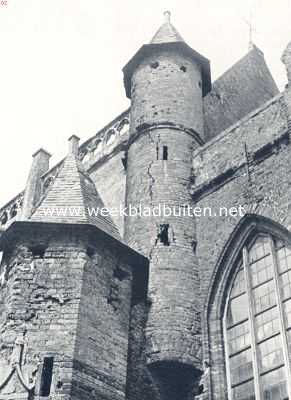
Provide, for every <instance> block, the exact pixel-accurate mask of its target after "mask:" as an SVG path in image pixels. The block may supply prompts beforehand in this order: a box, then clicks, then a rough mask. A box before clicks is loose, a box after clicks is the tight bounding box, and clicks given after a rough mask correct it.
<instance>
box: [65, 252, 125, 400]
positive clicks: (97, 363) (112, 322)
mask: <svg viewBox="0 0 291 400" xmlns="http://www.w3.org/2000/svg"><path fill="white" fill-rule="evenodd" d="M91 251H92V252H93V254H92V255H91V256H90V258H89V259H88V260H87V263H86V265H85V268H84V275H83V286H82V293H81V302H80V308H79V318H78V329H77V338H76V343H75V354H74V367H75V369H74V373H73V387H72V399H76V400H80V399H82V400H86V399H88V400H91V399H92V397H94V398H98V399H100V400H121V399H124V398H125V384H126V372H127V351H128V335H129V316H130V307H131V283H132V274H131V269H130V267H129V266H128V265H126V264H124V263H123V262H122V261H120V260H119V258H118V257H117V256H116V255H113V254H112V252H111V251H109V250H107V249H105V248H102V247H101V246H98V248H92V249H91Z"/></svg>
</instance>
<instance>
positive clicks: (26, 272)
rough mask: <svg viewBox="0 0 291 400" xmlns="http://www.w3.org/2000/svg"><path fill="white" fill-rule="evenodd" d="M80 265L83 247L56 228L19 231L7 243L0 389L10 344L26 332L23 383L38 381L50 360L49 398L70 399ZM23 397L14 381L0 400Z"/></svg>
mask: <svg viewBox="0 0 291 400" xmlns="http://www.w3.org/2000/svg"><path fill="white" fill-rule="evenodd" d="M43 250H45V252H44V254H40V253H39V251H41V252H42V251H43ZM84 259H85V251H84V247H83V246H82V243H80V242H78V240H77V239H76V238H75V237H74V235H72V234H71V235H68V233H67V232H66V231H65V230H62V229H60V228H58V229H55V230H52V231H50V232H48V231H47V232H44V231H41V230H37V229H34V230H33V229H31V230H29V231H26V232H24V231H23V230H20V231H18V232H16V233H15V236H13V237H11V238H10V247H9V248H8V249H6V251H5V252H4V257H3V260H2V265H1V273H2V277H3V280H2V287H1V291H0V296H1V299H0V315H1V328H0V329H1V338H0V340H1V351H0V382H1V383H2V382H3V378H4V376H6V375H7V371H8V369H9V365H11V363H10V361H11V355H12V350H13V347H15V346H14V342H15V339H16V338H17V337H18V336H19V335H20V334H21V333H22V332H23V330H24V329H25V341H26V357H25V360H24V365H23V372H24V377H25V378H26V379H27V382H29V378H35V377H36V378H37V380H39V379H40V373H41V368H42V363H43V358H44V356H47V355H51V356H54V375H53V383H52V393H53V395H52V397H51V398H55V399H65V398H69V393H70V385H71V374H72V359H73V353H74V342H75V336H76V328H77V319H78V307H79V299H80V294H81V285H82V275H83V267H84ZM38 383H39V382H38ZM23 392H25V390H24V388H23V387H22V385H21V384H20V382H19V380H18V379H17V378H16V376H15V375H14V376H13V379H12V380H11V381H10V383H9V384H8V385H7V386H5V387H4V389H3V390H2V391H1V397H0V398H1V399H2V398H3V399H5V398H6V396H5V395H4V394H7V395H8V394H14V395H16V394H19V393H23ZM7 398H9V397H7ZM15 398H16V399H17V396H16V397H15Z"/></svg>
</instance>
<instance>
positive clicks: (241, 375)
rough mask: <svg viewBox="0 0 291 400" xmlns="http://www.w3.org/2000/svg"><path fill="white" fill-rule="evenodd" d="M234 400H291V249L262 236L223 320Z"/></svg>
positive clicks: (247, 253)
mask: <svg viewBox="0 0 291 400" xmlns="http://www.w3.org/2000/svg"><path fill="white" fill-rule="evenodd" d="M224 335H225V343H226V349H225V350H226V365H227V377H228V391H229V399H230V400H287V399H291V371H290V357H291V341H290V339H291V248H289V247H287V246H286V245H285V244H284V243H283V242H281V241H279V240H276V239H274V238H273V237H271V236H263V235H262V236H257V237H256V239H255V240H254V241H253V242H252V243H251V244H250V245H249V246H245V247H244V248H243V251H242V254H241V258H240V260H239V262H238V266H237V272H236V275H235V278H234V280H233V282H232V285H231V289H230V292H229V295H228V300H227V306H226V311H225V317H224Z"/></svg>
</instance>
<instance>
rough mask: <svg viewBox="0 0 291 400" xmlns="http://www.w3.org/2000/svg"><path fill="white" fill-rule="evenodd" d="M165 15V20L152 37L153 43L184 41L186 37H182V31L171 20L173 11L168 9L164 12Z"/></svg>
mask: <svg viewBox="0 0 291 400" xmlns="http://www.w3.org/2000/svg"><path fill="white" fill-rule="evenodd" d="M164 16H165V22H164V23H163V25H162V26H161V27H160V28H159V30H158V31H157V33H156V34H155V36H154V37H153V38H152V40H151V44H160V43H173V42H184V39H183V38H182V36H181V35H180V33H179V32H178V31H177V29H176V28H175V27H174V26H173V25H172V24H171V22H170V16H171V13H170V12H169V11H166V12H165V13H164Z"/></svg>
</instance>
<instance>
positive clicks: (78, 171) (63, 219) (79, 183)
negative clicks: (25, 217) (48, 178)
mask: <svg viewBox="0 0 291 400" xmlns="http://www.w3.org/2000/svg"><path fill="white" fill-rule="evenodd" d="M102 207H104V203H103V201H102V200H101V197H100V196H99V194H98V192H97V190H96V187H95V184H94V182H93V181H92V180H91V178H90V177H89V175H87V174H86V172H85V171H84V168H83V165H82V163H81V162H80V160H79V159H78V157H77V155H76V154H74V153H73V152H72V153H69V154H68V156H67V157H66V158H65V160H64V162H63V164H62V166H61V168H60V171H59V173H58V175H57V176H56V178H55V180H54V182H53V183H52V186H51V187H50V188H49V189H48V191H47V193H46V194H45V196H44V198H43V199H42V200H41V202H40V204H39V205H38V206H37V207H36V209H35V211H34V212H33V214H32V216H31V220H32V221H37V222H50V223H62V224H66V223H67V224H90V225H94V226H96V227H97V228H99V229H101V230H102V231H104V232H105V233H107V234H109V235H111V236H113V237H114V238H115V239H117V240H119V241H121V237H120V235H119V232H118V229H117V227H116V226H115V224H114V222H113V221H112V219H111V217H110V216H102V215H101V214H100V213H98V214H97V215H94V213H92V210H97V209H99V210H100V209H101V208H102ZM90 211H91V212H90ZM90 214H93V215H90Z"/></svg>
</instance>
